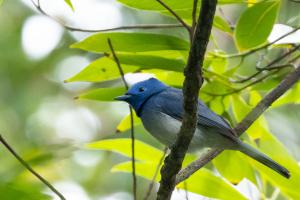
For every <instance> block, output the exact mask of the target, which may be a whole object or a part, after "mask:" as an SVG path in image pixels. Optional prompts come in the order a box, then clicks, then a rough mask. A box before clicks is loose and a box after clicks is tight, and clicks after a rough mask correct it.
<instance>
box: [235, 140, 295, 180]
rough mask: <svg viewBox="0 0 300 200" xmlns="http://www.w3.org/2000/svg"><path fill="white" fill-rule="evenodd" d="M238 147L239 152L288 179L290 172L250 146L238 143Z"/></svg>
mask: <svg viewBox="0 0 300 200" xmlns="http://www.w3.org/2000/svg"><path fill="white" fill-rule="evenodd" d="M239 146H240V148H239V151H241V152H242V153H244V154H246V155H248V156H250V157H251V158H253V159H255V160H257V161H258V162H260V163H262V164H264V165H265V166H267V167H269V168H271V169H272V170H274V171H276V172H277V173H279V174H280V175H282V176H284V177H285V178H290V172H289V171H288V170H287V169H286V168H284V167H283V166H281V165H280V164H278V163H277V162H275V161H274V160H272V159H271V158H269V157H268V156H267V155H265V154H263V153H262V152H259V151H258V150H256V149H255V148H253V147H252V146H250V145H248V144H246V143H243V142H240V145H239Z"/></svg>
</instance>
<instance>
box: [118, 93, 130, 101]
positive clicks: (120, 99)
mask: <svg viewBox="0 0 300 200" xmlns="http://www.w3.org/2000/svg"><path fill="white" fill-rule="evenodd" d="M130 97H131V95H129V94H124V95H122V96H118V97H115V98H114V100H117V101H127V100H128V99H129V98H130Z"/></svg>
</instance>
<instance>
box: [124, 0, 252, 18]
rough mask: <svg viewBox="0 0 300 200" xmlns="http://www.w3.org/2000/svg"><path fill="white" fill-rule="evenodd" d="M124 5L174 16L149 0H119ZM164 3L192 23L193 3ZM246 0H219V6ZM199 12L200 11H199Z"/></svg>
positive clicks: (166, 1)
mask: <svg viewBox="0 0 300 200" xmlns="http://www.w3.org/2000/svg"><path fill="white" fill-rule="evenodd" d="M118 1H119V2H120V3H122V4H123V5H126V6H128V7H131V8H136V9H139V10H149V11H156V12H159V13H161V14H164V15H168V16H172V17H173V15H172V14H171V13H170V12H169V11H168V10H166V9H165V8H164V7H163V6H162V5H161V4H160V3H158V2H157V1H147V0H118ZM163 2H164V3H165V4H166V5H168V7H170V8H171V9H172V10H173V11H174V12H175V13H176V14H177V15H178V16H180V17H181V18H183V19H184V20H185V21H186V22H188V23H191V21H192V10H193V1H191V0H189V1H180V0H163ZM246 2H247V1H246V0H219V2H218V3H219V4H232V3H246ZM200 3H201V1H199V2H198V7H200V5H199V4H200ZM198 10H199V9H198Z"/></svg>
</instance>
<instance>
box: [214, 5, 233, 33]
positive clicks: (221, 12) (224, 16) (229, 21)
mask: <svg viewBox="0 0 300 200" xmlns="http://www.w3.org/2000/svg"><path fill="white" fill-rule="evenodd" d="M218 10H219V12H220V14H221V15H222V17H223V18H224V19H225V20H226V22H227V23H228V24H229V26H230V28H231V30H234V28H235V27H234V24H233V22H232V21H231V20H229V18H228V17H227V16H226V15H225V13H224V11H223V9H222V8H221V7H219V9H218Z"/></svg>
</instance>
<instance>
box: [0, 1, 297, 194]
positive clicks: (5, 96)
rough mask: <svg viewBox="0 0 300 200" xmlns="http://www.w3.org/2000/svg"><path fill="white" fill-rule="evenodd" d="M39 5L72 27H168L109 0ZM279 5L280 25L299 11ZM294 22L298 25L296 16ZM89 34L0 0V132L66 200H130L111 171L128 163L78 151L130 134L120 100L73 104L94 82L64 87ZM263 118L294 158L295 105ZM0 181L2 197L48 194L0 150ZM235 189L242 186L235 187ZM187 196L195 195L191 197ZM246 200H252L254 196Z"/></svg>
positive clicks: (125, 180) (126, 179)
mask: <svg viewBox="0 0 300 200" xmlns="http://www.w3.org/2000/svg"><path fill="white" fill-rule="evenodd" d="M41 2H42V5H43V7H44V8H45V10H47V12H48V13H50V14H51V15H52V16H55V17H56V18H59V19H61V20H63V21H64V22H66V23H67V24H71V25H74V26H77V27H85V28H110V27H115V26H118V25H122V24H123V25H124V24H136V23H154V22H155V23H159V22H161V23H163V22H164V23H172V22H174V20H172V19H170V18H167V17H161V16H159V15H156V14H153V13H149V12H142V13H140V12H139V13H138V12H137V11H135V10H133V9H129V8H125V7H122V6H120V5H119V4H117V3H116V2H114V1H110V0H107V1H101V0H85V1H80V0H76V1H75V0H74V1H73V4H74V7H75V12H74V13H73V12H72V11H71V9H70V8H69V7H67V6H66V4H64V2H63V1H62V0H55V1H54V0H51V1H41ZM282 7H283V11H282V12H281V15H280V17H279V21H280V20H283V21H284V20H286V19H290V17H289V16H294V15H295V13H296V12H299V6H298V8H297V6H288V5H286V6H285V5H284V6H282ZM230 9H231V10H230ZM230 9H228V10H229V11H236V12H232V13H234V14H232V13H231V15H232V16H231V17H232V19H233V20H234V19H236V16H237V15H238V13H239V9H237V8H234V7H233V8H230ZM235 15H236V16H235ZM292 23H294V25H296V24H298V25H299V18H296V19H294V21H293V22H292ZM162 32H166V33H169V32H168V31H162ZM175 33H176V34H177V35H181V36H182V37H186V35H185V34H184V33H182V31H181V30H179V29H176V30H174V31H172V34H175ZM87 35H88V34H83V33H76V32H69V31H66V30H64V28H63V27H61V26H60V25H58V24H57V23H55V22H54V21H53V20H51V19H49V18H47V17H45V16H42V15H40V14H39V13H38V12H36V10H35V9H34V8H33V7H32V5H31V2H30V1H29V0H23V1H21V0H15V1H12V0H5V1H4V3H3V5H2V6H1V7H0V132H1V134H2V135H3V136H4V137H5V138H6V139H7V140H8V141H9V143H10V144H11V145H12V146H13V147H14V148H15V149H16V150H17V152H19V153H20V155H21V156H22V157H23V158H24V159H25V160H27V161H28V162H29V163H30V164H31V165H32V166H33V167H34V168H35V169H36V170H37V171H39V172H40V173H41V174H42V175H44V176H45V177H46V178H47V179H48V180H49V181H50V182H52V183H54V185H55V186H56V187H57V188H58V189H59V190H60V191H61V192H62V193H63V194H64V195H65V196H66V197H67V199H71V200H77V199H78V200H88V199H95V200H100V199H101V200H102V199H103V200H118V199H120V200H121V199H122V200H123V199H131V198H132V196H131V175H130V174H124V173H111V172H110V168H111V167H112V166H113V165H114V164H116V163H119V162H120V161H123V160H126V159H125V158H124V157H121V156H118V155H116V154H112V153H109V152H103V151H91V150H86V149H84V148H83V145H84V144H85V143H88V142H91V141H95V140H99V139H102V138H108V137H109V138H112V137H128V136H129V133H125V134H123V135H121V136H120V135H116V130H115V129H116V126H117V125H118V123H119V122H120V120H121V119H122V118H123V117H124V115H125V114H126V113H128V107H127V106H126V105H124V104H122V103H99V102H96V101H95V102H93V101H82V100H80V101H76V100H73V97H75V96H76V95H78V93H79V92H80V91H84V90H85V89H87V88H89V87H97V85H91V84H90V83H68V84H65V83H63V80H65V79H66V78H69V77H70V76H72V75H74V74H76V73H77V72H78V71H80V70H81V69H82V68H83V67H84V66H85V65H87V64H88V63H89V62H90V60H92V59H94V58H95V57H94V56H93V55H90V54H87V53H84V52H82V51H79V50H75V49H70V48H69V45H70V44H72V43H73V42H75V41H77V40H79V39H82V38H83V37H85V36H87ZM222 45H223V46H224V48H225V47H226V48H227V50H228V51H231V50H232V47H231V46H226V42H225V44H222ZM222 45H221V46H222ZM223 46H222V47H223ZM107 84H112V83H107ZM113 84H118V83H113ZM299 95H300V94H299ZM266 117H267V119H268V121H269V123H270V127H271V132H272V133H274V134H275V135H276V136H277V137H278V139H279V140H280V141H281V142H283V143H284V144H285V146H286V147H287V148H288V150H289V151H290V153H291V154H292V155H293V156H294V157H295V158H296V159H297V160H298V161H299V160H300V153H299V152H300V137H299V130H300V123H299V119H300V106H299V105H286V106H282V107H279V108H276V109H273V110H272V111H270V112H267V114H266ZM136 137H137V138H140V139H141V140H143V141H146V142H147V143H150V144H153V145H155V146H157V147H159V148H161V149H162V148H163V147H161V146H160V145H159V144H158V143H157V142H156V141H155V140H154V139H153V138H152V137H151V136H149V135H148V134H146V133H145V131H144V130H143V129H142V128H141V127H138V130H137V131H136ZM0 177H1V178H0V199H1V200H11V199H48V198H49V197H47V196H45V195H44V191H46V193H48V194H50V192H49V191H48V190H47V189H46V188H45V187H44V185H43V184H42V183H40V182H39V181H38V180H37V179H36V178H35V177H33V176H32V175H31V174H30V173H29V172H27V171H26V170H25V169H24V168H23V167H22V166H21V165H20V164H19V163H18V162H17V161H16V160H15V159H14V158H13V157H12V156H11V155H10V154H9V153H8V151H7V150H6V149H5V148H4V147H2V146H1V147H0ZM138 183H139V184H138V194H139V196H140V197H142V196H143V195H144V191H145V190H146V188H147V185H148V183H149V182H148V181H146V180H144V179H142V178H138ZM240 190H241V191H245V190H247V188H246V189H245V188H243V187H242V186H241V187H240ZM51 195H52V194H51ZM183 196H184V194H182V193H181V192H175V195H174V197H173V199H182V198H183ZM55 198H56V197H55ZM50 199H51V198H50ZM190 199H201V197H200V196H198V195H194V196H191V197H190ZM203 199H204V198H203ZM252 199H258V197H257V196H255V195H254V196H253V198H252Z"/></svg>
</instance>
